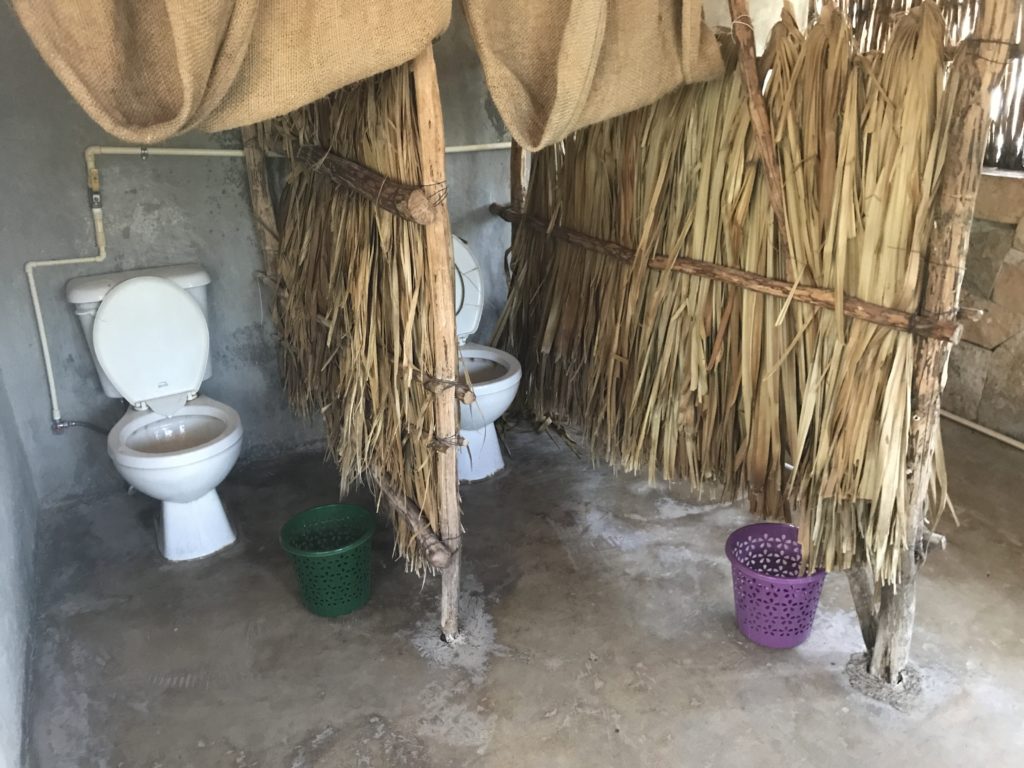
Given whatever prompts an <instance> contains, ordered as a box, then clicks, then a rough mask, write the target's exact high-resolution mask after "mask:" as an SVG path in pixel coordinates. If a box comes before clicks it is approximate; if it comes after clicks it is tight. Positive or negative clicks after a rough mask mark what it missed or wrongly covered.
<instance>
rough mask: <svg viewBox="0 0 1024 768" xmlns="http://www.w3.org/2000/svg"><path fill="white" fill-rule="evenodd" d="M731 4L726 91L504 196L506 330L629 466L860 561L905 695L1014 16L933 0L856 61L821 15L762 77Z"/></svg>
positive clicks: (877, 649) (590, 135) (587, 426)
mask: <svg viewBox="0 0 1024 768" xmlns="http://www.w3.org/2000/svg"><path fill="white" fill-rule="evenodd" d="M730 7H731V9H732V12H733V18H734V19H736V20H737V21H736V24H735V26H734V32H735V35H736V38H737V40H738V41H739V44H740V45H739V66H738V67H737V68H733V62H730V71H729V73H728V74H727V75H726V77H725V78H724V79H723V80H722V81H719V82H713V83H706V84H701V85H694V86H688V87H686V88H683V89H680V90H679V91H677V92H675V93H673V94H670V95H669V96H666V97H665V98H663V99H662V100H661V101H659V102H657V103H656V104H654V105H652V106H650V107H648V108H645V109H641V110H638V111H637V112H634V113H631V114H629V115H625V116H623V117H620V118H616V119H614V120H611V121H608V122H607V123H604V124H601V125H597V126H593V127H591V128H588V129H585V130H582V131H579V132H578V133H577V134H575V135H573V136H571V137H570V138H569V139H567V140H566V141H565V142H563V143H562V144H561V145H559V146H555V147H551V148H549V149H546V150H544V151H542V152H541V153H539V154H538V155H535V156H534V158H533V163H532V173H531V179H530V188H529V193H528V199H527V200H526V202H525V212H520V211H519V210H517V209H511V208H509V207H502V206H498V205H493V206H492V211H493V212H495V213H497V214H499V215H502V216H503V217H504V218H506V219H508V220H510V221H512V222H513V223H514V224H517V225H518V230H517V231H516V232H515V234H514V241H513V249H512V258H513V270H514V274H513V285H512V289H511V292H510V298H509V303H508V306H507V308H506V312H505V314H504V316H503V318H502V321H501V325H500V328H499V334H498V341H499V343H500V344H502V345H503V346H505V348H507V349H509V350H510V351H512V352H513V353H515V354H516V355H517V356H518V357H519V358H520V360H521V362H522V364H523V371H524V379H523V381H524V384H523V387H522V389H521V401H522V403H523V404H524V405H525V406H526V407H527V408H528V409H529V410H531V411H533V412H534V414H535V415H537V416H539V417H543V418H545V419H549V418H553V419H555V420H565V421H571V422H575V423H577V424H579V425H581V426H582V427H583V429H584V431H585V433H586V434H587V436H588V438H589V440H590V442H591V445H592V447H593V448H594V450H595V451H596V452H597V453H598V454H599V455H602V456H604V457H606V458H607V459H608V460H610V461H611V462H612V463H613V464H615V465H617V466H620V467H624V468H626V469H629V470H632V471H639V472H645V473H647V474H648V475H650V476H655V475H658V474H661V475H663V476H666V477H669V478H675V477H687V478H689V479H690V480H691V481H692V482H694V483H695V484H696V485H698V486H700V485H702V484H703V483H704V482H705V481H707V480H709V479H711V480H715V481H716V482H717V483H719V484H720V487H722V488H724V491H725V492H726V493H727V494H732V493H735V492H737V491H740V490H746V491H748V492H749V496H750V499H751V506H752V507H753V509H754V510H755V511H756V512H758V513H760V514H762V515H764V516H767V517H780V516H790V517H792V518H794V519H796V520H797V521H798V522H800V524H801V526H802V530H801V538H802V541H803V544H804V552H805V556H806V558H807V565H808V566H819V565H821V566H825V567H828V568H849V570H848V572H847V573H848V575H849V576H850V583H851V590H852V592H853V596H854V602H855V605H856V607H857V612H858V617H859V619H860V622H861V629H862V632H863V635H864V639H865V643H866V645H867V647H868V650H869V656H868V660H869V661H868V666H869V670H870V672H871V673H872V674H873V675H875V676H878V677H880V678H882V679H884V680H886V681H887V682H889V683H898V682H899V681H900V680H901V676H902V674H903V670H904V669H905V667H906V663H907V659H908V654H909V646H910V637H911V628H912V625H913V617H914V602H915V597H914V595H915V592H914V580H915V578H916V575H917V571H918V568H919V565H920V563H921V561H922V560H923V558H924V555H925V553H926V552H927V547H928V542H929V540H930V538H931V537H930V535H929V534H928V531H927V527H928V525H930V524H934V522H935V520H936V519H937V517H938V515H939V514H941V512H942V511H943V510H944V509H945V508H946V507H947V506H948V498H947V496H946V492H945V481H944V472H943V462H942V454H941V444H940V442H939V435H938V428H937V423H938V414H939V393H940V392H941V388H942V381H943V379H944V375H945V373H944V369H945V365H946V361H947V360H948V353H949V347H950V344H951V343H955V341H956V340H957V339H958V337H959V328H958V326H957V323H956V321H957V318H958V302H959V291H960V283H961V279H962V274H963V266H964V263H965V257H966V249H967V241H968V238H969V233H970V223H971V216H972V213H973V207H974V199H975V196H976V194H977V185H978V178H979V169H980V165H981V160H982V151H983V149H984V146H985V137H986V135H987V133H988V126H989V124H988V121H987V120H986V112H987V110H988V105H989V100H988V99H989V93H990V91H991V90H992V88H993V86H994V85H995V82H996V78H998V77H999V75H1000V74H1001V72H1002V68H1003V65H1004V64H1005V62H1006V60H1007V57H1008V55H1009V52H1010V50H1011V47H1012V43H1013V35H1014V30H1015V29H1017V28H1019V8H1018V7H1017V6H1016V5H1015V4H1013V3H1011V2H1008V1H1005V0H988V2H987V3H986V4H985V6H984V7H983V9H982V12H981V15H980V16H979V18H978V19H977V20H976V22H975V28H974V32H973V33H972V36H971V37H970V38H969V39H968V40H966V41H965V42H964V43H962V44H961V45H959V46H957V47H956V48H955V50H954V49H952V48H946V43H947V36H946V30H945V25H944V23H943V19H942V13H941V12H940V10H939V9H938V8H937V7H936V6H935V5H934V4H931V3H927V4H924V5H922V6H921V7H918V8H915V9H914V10H912V11H910V12H909V13H906V14H903V15H901V17H900V18H899V20H898V21H897V23H896V24H895V26H894V27H893V28H892V31H891V33H890V35H889V37H888V38H887V40H886V44H885V46H884V51H883V52H878V51H874V52H869V53H867V54H863V55H862V54H859V53H858V52H857V48H858V45H857V44H855V39H854V32H853V30H852V28H851V27H850V25H849V22H848V21H847V20H846V19H845V18H844V17H843V16H842V15H841V14H838V13H837V12H835V11H834V10H832V9H827V10H825V11H824V12H823V14H822V18H821V19H820V20H819V22H818V23H817V24H816V25H815V26H814V27H813V28H812V29H811V30H810V31H809V32H808V34H807V35H806V38H804V37H803V36H801V35H800V34H799V33H798V32H797V30H796V27H795V25H794V24H793V23H792V21H791V20H790V21H787V23H785V24H784V25H783V26H781V27H779V28H777V29H776V34H775V36H774V39H773V41H772V44H771V45H770V47H769V52H768V55H766V56H765V58H764V60H763V61H761V62H759V64H760V66H759V67H758V66H755V62H754V59H753V39H752V35H751V34H750V33H749V31H747V30H749V26H744V24H745V20H746V19H748V18H749V17H748V15H747V12H746V3H745V2H744V0H730ZM950 52H953V54H954V55H953V57H952V62H951V63H950V62H949V59H948V58H947V54H948V53H950ZM731 58H734V57H731ZM743 85H745V86H746V91H747V93H746V100H745V98H744V95H743V92H742V86H743ZM762 89H763V91H764V94H762ZM765 102H767V106H765ZM517 165H518V160H517V155H516V152H515V148H514V151H513V165H512V167H513V178H514V179H516V178H518V176H517V175H516V173H515V169H516V168H517ZM512 197H513V201H517V200H518V199H519V198H520V195H519V193H518V192H517V189H516V186H515V181H514V182H513V190H512ZM519 204H520V205H521V204H522V203H521V202H520V203H519ZM517 208H518V206H517Z"/></svg>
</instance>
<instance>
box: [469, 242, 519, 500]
mask: <svg viewBox="0 0 1024 768" xmlns="http://www.w3.org/2000/svg"><path fill="white" fill-rule="evenodd" d="M452 252H453V254H454V257H455V329H456V333H458V336H459V380H460V381H465V380H466V378H467V377H468V379H469V382H470V384H471V385H472V388H473V393H474V394H475V395H476V401H475V402H473V403H470V404H469V405H466V404H465V403H460V405H459V419H460V434H461V435H462V437H463V438H464V439H465V444H464V445H463V446H462V447H460V448H459V459H458V469H459V480H461V481H468V480H483V479H484V478H485V477H490V476H491V475H493V474H495V473H496V472H498V471H500V470H501V469H503V468H504V466H505V461H504V459H502V456H501V445H500V444H499V443H498V433H497V431H495V429H494V422H495V421H497V420H498V418H500V417H501V415H502V414H503V413H505V411H507V410H508V407H509V406H510V405H512V401H513V400H515V397H516V391H517V390H518V389H519V380H520V379H521V378H522V375H523V372H522V369H521V368H520V366H519V361H518V360H516V359H515V358H514V357H513V356H512V355H510V354H509V353H508V352H503V351H502V350H500V349H495V348H494V347H485V346H483V345H481V344H471V343H469V342H467V341H466V339H468V338H469V337H470V336H471V335H472V334H473V333H475V332H476V329H477V328H479V327H480V315H481V314H483V307H484V288H483V280H482V278H481V274H480V267H479V265H478V264H477V262H476V259H475V258H473V254H472V253H470V251H469V249H468V248H467V247H466V246H465V244H464V243H463V242H462V241H461V240H459V238H457V237H453V238H452Z"/></svg>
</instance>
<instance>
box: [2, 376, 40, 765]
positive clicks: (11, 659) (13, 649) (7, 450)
mask: <svg viewBox="0 0 1024 768" xmlns="http://www.w3.org/2000/svg"><path fill="white" fill-rule="evenodd" d="M35 529H36V499H35V493H34V491H33V488H32V480H31V477H30V476H29V471H28V462H27V461H26V460H25V455H24V453H23V452H22V450H21V443H20V441H19V440H18V438H17V426H16V424H15V418H14V411H13V410H12V408H11V403H10V401H9V400H8V398H7V394H6V389H5V387H4V372H3V369H2V368H0V768H14V766H17V765H20V764H21V759H20V754H21V740H22V709H23V703H24V692H25V659H26V648H27V638H28V635H29V622H30V615H31V612H30V606H31V605H32V560H33V551H34V547H33V542H34V538H35Z"/></svg>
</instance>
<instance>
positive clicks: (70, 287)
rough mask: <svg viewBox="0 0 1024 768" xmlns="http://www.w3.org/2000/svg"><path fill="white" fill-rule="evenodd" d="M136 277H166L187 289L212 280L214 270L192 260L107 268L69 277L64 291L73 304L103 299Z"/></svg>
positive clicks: (89, 302) (207, 283) (206, 283)
mask: <svg viewBox="0 0 1024 768" xmlns="http://www.w3.org/2000/svg"><path fill="white" fill-rule="evenodd" d="M133 277H162V278H164V279H165V280H170V281H171V282H172V283H174V284H175V285H176V286H178V287H179V288H184V289H185V290H188V289H189V288H199V287H201V286H204V285H209V284H210V273H209V272H207V271H206V270H205V269H204V268H203V265H202V264H200V263H198V262H195V261H191V262H188V263H187V264H172V265H170V266H167V267H149V268H146V269H129V270H126V271H124V272H106V273H104V274H102V275H86V276H85V277H76V278H73V279H71V280H68V283H67V285H66V286H65V288H64V293H65V295H66V296H67V299H68V301H69V302H70V303H72V304H91V303H93V302H97V301H103V298H104V297H105V296H106V295H107V293H108V292H109V291H110V289H111V288H113V287H114V286H115V285H118V284H119V283H123V282H124V281H125V280H131V279H132V278H133Z"/></svg>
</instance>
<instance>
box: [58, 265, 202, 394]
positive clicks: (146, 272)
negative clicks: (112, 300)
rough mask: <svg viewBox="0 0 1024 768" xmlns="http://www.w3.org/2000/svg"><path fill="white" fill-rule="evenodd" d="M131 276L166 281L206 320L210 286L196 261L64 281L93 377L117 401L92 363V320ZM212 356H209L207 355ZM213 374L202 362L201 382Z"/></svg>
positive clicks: (94, 358)
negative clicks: (109, 294)
mask: <svg viewBox="0 0 1024 768" xmlns="http://www.w3.org/2000/svg"><path fill="white" fill-rule="evenodd" d="M133 277H162V278H163V279H165V280H170V281H171V282H172V283H174V284H175V285H177V286H179V287H181V288H184V289H185V291H187V292H188V294H189V295H190V296H191V297H192V298H193V299H195V300H196V303H197V304H199V306H200V308H201V309H202V310H203V315H204V316H205V317H207V318H209V312H208V311H207V306H208V305H207V297H206V289H207V286H209V285H210V273H209V272H207V271H206V270H205V269H203V266H202V265H201V264H199V263H197V262H190V263H188V264H174V265H172V266H169V267H152V268H150V269H130V270H126V271H124V272H108V273H106V274H102V275H88V276H87V277H76V278H74V279H72V280H68V284H67V285H66V286H65V288H64V294H65V296H67V300H68V303H69V304H71V305H72V306H73V307H74V308H75V315H76V316H77V317H78V322H79V323H81V325H82V331H83V332H84V333H85V341H86V343H87V344H88V345H89V354H90V355H92V363H93V366H94V367H95V368H96V374H97V375H98V376H99V378H100V385H101V386H102V387H103V393H104V394H105V395H106V396H107V397H112V398H114V399H117V400H119V399H121V394H120V393H119V392H118V391H117V390H116V389H115V388H114V385H113V384H111V383H110V380H109V379H108V378H107V377H106V375H105V374H104V373H103V371H102V370H100V367H99V364H98V363H97V362H96V352H95V350H94V349H93V345H92V324H93V321H94V320H95V319H96V310H97V309H99V306H100V302H102V301H103V297H104V296H106V295H107V292H108V291H109V290H110V289H111V288H113V287H114V286H115V285H117V284H118V283H123V282H124V281H125V280H131V279H132V278H133ZM211 357H212V356H211ZM212 374H213V363H212V362H211V361H210V360H207V361H206V372H205V373H204V374H203V381H206V379H208V378H210V376H211V375H212Z"/></svg>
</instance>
